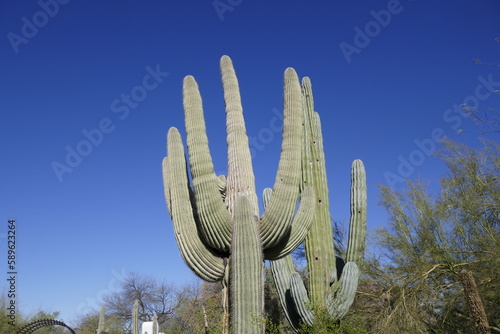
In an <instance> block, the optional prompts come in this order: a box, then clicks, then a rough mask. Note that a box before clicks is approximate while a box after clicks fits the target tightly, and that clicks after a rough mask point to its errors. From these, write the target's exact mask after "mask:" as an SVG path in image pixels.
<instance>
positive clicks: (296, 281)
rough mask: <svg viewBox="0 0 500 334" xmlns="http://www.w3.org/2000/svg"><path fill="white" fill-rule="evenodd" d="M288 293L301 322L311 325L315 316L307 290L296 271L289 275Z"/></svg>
mask: <svg viewBox="0 0 500 334" xmlns="http://www.w3.org/2000/svg"><path fill="white" fill-rule="evenodd" d="M290 295H291V296H292V300H293V302H294V305H295V309H296V310H297V313H298V314H299V315H300V318H301V320H302V322H303V323H305V324H307V325H309V326H312V325H313V324H314V321H315V320H316V318H315V317H314V314H313V312H312V311H311V303H310V302H309V297H308V296H307V290H306V287H305V286H304V282H302V278H300V275H299V274H298V273H292V275H290Z"/></svg>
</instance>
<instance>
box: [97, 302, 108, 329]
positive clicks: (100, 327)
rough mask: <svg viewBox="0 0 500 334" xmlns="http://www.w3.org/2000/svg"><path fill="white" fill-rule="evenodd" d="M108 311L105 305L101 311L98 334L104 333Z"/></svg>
mask: <svg viewBox="0 0 500 334" xmlns="http://www.w3.org/2000/svg"><path fill="white" fill-rule="evenodd" d="M105 312H106V309H105V307H104V305H101V310H100V312H99V325H98V326H97V334H101V333H102V332H104V330H105V329H104V328H105V327H104V325H105V322H106V314H105Z"/></svg>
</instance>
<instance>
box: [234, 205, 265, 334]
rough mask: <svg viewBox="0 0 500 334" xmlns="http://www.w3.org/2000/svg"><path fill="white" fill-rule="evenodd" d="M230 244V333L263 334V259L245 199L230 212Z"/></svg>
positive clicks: (256, 226) (250, 207) (250, 212)
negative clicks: (232, 221) (232, 217)
mask: <svg viewBox="0 0 500 334" xmlns="http://www.w3.org/2000/svg"><path fill="white" fill-rule="evenodd" d="M234 214H235V215H234V228H233V238H232V239H233V241H232V244H231V258H230V264H231V266H230V268H231V269H230V275H231V285H230V289H231V308H232V312H231V323H232V331H233V332H234V333H249V334H251V333H263V324H264V322H263V319H261V318H260V317H261V315H262V314H263V312H264V293H263V291H264V281H263V274H264V259H263V257H262V246H261V243H260V238H259V233H258V218H257V216H255V215H254V209H253V208H252V203H251V202H250V199H249V198H248V197H247V196H240V197H239V198H238V200H237V202H236V206H235V212H234Z"/></svg>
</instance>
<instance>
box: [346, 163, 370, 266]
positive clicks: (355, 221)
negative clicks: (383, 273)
mask: <svg viewBox="0 0 500 334" xmlns="http://www.w3.org/2000/svg"><path fill="white" fill-rule="evenodd" d="M366 201H367V199H366V172H365V166H364V165H363V162H362V161H361V160H354V161H353V163H352V167H351V218H350V223H349V241H348V245H347V254H346V261H347V262H354V263H356V264H357V265H358V267H359V266H362V264H363V262H364V254H365V239H366V214H367V213H366V211H367V210H366V207H367V205H366Z"/></svg>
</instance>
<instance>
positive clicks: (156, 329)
mask: <svg viewBox="0 0 500 334" xmlns="http://www.w3.org/2000/svg"><path fill="white" fill-rule="evenodd" d="M152 334H158V317H157V316H156V315H154V316H153V333H152Z"/></svg>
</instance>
